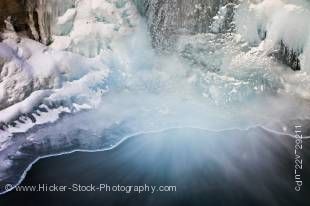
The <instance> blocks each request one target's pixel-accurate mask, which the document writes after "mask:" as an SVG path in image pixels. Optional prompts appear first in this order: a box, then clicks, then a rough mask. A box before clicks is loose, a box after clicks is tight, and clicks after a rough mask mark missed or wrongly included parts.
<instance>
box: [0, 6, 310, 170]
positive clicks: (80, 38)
mask: <svg viewBox="0 0 310 206" xmlns="http://www.w3.org/2000/svg"><path fill="white" fill-rule="evenodd" d="M224 15H225V8H222V9H220V11H219V13H218V16H216V17H215V18H214V23H213V24H212V31H213V33H207V34H197V35H187V34H185V35H180V38H179V43H178V47H177V48H176V49H177V50H176V53H175V54H171V55H170V56H168V57H164V56H160V55H157V54H156V52H155V51H154V50H153V49H152V47H151V44H150V41H151V39H150V37H149V36H148V32H147V29H146V28H145V26H144V21H143V20H142V19H141V17H139V14H138V13H137V11H136V8H135V6H134V5H133V4H132V3H131V2H130V1H114V0H113V1H105V0H94V1H91V3H89V1H83V0H82V1H78V2H76V4H75V7H74V8H70V9H68V10H67V12H65V13H64V14H63V16H60V17H59V18H58V19H57V21H56V22H57V23H56V25H55V28H54V30H55V35H54V37H53V38H54V42H53V43H52V44H51V45H50V46H49V47H46V46H43V45H41V44H39V43H37V42H34V41H32V40H29V39H25V38H19V37H17V36H16V34H15V33H14V32H13V31H7V32H6V33H5V36H7V38H6V39H5V40H4V41H3V43H2V44H1V45H0V54H1V57H4V60H5V61H4V66H3V68H2V71H1V78H2V79H4V80H3V81H2V82H0V90H1V92H0V100H1V101H5V100H7V99H11V100H12V102H14V101H17V100H23V99H24V97H25V96H27V95H29V97H28V98H26V99H24V100H23V101H22V102H20V103H17V104H14V105H12V106H11V107H8V108H6V109H4V110H1V111H0V118H1V120H2V121H3V122H10V120H13V119H14V118H16V117H18V116H19V115H21V114H24V113H31V112H34V113H33V114H32V117H34V118H35V119H36V120H37V122H33V121H32V120H31V119H32V118H31V117H28V118H27V117H21V118H20V119H19V121H15V123H14V124H8V127H7V128H6V129H5V131H2V130H1V131H0V132H1V135H0V138H1V141H0V142H1V150H2V151H4V150H5V149H6V148H8V147H9V146H10V145H12V144H14V141H12V142H11V140H12V139H13V138H12V137H13V136H14V135H15V133H20V132H26V131H28V130H29V129H30V128H32V127H33V126H35V125H38V124H46V123H49V122H56V121H57V120H58V118H59V115H60V114H62V113H72V112H73V113H74V112H79V111H81V110H85V109H86V110H89V111H92V110H94V111H95V112H93V113H91V112H90V113H89V114H86V115H85V116H83V114H81V116H79V117H78V118H76V119H74V117H72V118H67V119H66V121H64V122H63V124H64V126H63V127H60V126H57V127H55V128H52V129H50V130H51V131H55V129H56V130H57V128H58V130H59V131H58V132H56V134H54V135H51V136H49V137H48V135H47V136H46V135H45V136H44V135H43V137H46V138H51V137H55V136H56V135H57V134H59V136H61V135H60V134H62V135H64V136H66V135H69V134H70V132H72V131H73V130H78V129H81V128H83V129H86V130H87V131H89V133H90V134H93V133H101V132H102V131H104V130H105V129H107V128H109V127H111V125H114V124H119V123H122V122H127V121H132V123H129V125H128V126H127V127H129V128H130V129H131V130H132V131H135V132H139V131H142V130H144V131H145V130H155V129H160V128H165V127H167V125H169V126H170V127H177V126H179V127H186V126H199V127H203V128H208V129H211V130H212V129H219V128H221V129H223V128H231V127H239V128H247V127H251V126H253V125H262V126H267V127H269V128H271V129H275V130H277V131H284V132H285V131H286V129H287V128H286V127H287V125H286V122H285V121H286V120H290V119H293V120H295V119H308V118H309V114H310V112H309V107H308V106H309V104H308V99H309V97H310V95H309V91H310V82H309V81H310V79H309V76H308V72H309V67H308V65H309V64H307V62H308V61H309V59H310V43H309V39H307V38H306V36H307V35H308V34H309V31H308V30H309V28H308V26H307V24H306V22H307V19H308V17H309V7H308V4H307V3H306V2H303V1H298V2H297V1H296V2H294V1H280V0H273V1H262V2H260V3H251V2H250V1H243V2H242V3H241V5H239V6H238V7H237V8H236V15H235V24H236V33H228V34H220V33H218V34H217V33H214V32H216V31H217V30H218V28H219V24H221V23H223V21H222V20H223V18H224V17H223V16H224ZM248 16H251V17H253V19H252V18H250V20H249V18H245V17H248ZM290 17H293V18H290ZM288 18H289V19H290V21H289V24H288V25H289V27H287V21H283V19H288ZM247 20H249V21H247ZM297 22H298V24H296V23H297ZM296 25H298V26H299V27H298V28H304V30H303V31H301V32H296V31H295V28H296ZM290 27H292V28H290ZM81 28H83V30H82V29H81ZM281 28H282V30H281ZM283 28H285V30H283ZM56 31H57V32H56ZM258 31H266V33H267V36H266V38H265V39H263V40H262V39H261V38H259V36H258V35H259V33H258ZM277 31H278V32H277ZM279 40H283V41H285V43H286V44H287V45H288V46H289V47H290V48H292V49H296V50H302V51H303V53H301V56H300V59H301V62H302V70H301V71H300V72H293V71H291V70H290V69H288V68H286V67H285V66H283V65H281V64H279V63H278V62H277V61H276V60H275V59H274V58H272V57H270V56H268V53H270V51H271V50H273V49H275V48H276V47H277V42H278V41H279ZM296 40H298V41H296ZM42 68H46V69H45V70H43V69H42ZM14 79H15V81H12V80H14ZM16 82H17V83H18V84H16ZM25 92H27V93H30V94H25ZM12 95H13V96H12ZM14 95H16V97H15V96H14ZM14 98H15V99H14ZM142 100H143V101H142ZM46 105H48V106H51V107H50V108H48V107H47V106H46ZM35 106H38V108H37V109H38V110H34V109H35ZM253 108H254V109H253ZM40 109H41V110H42V111H40ZM297 110H298V111H297ZM95 113H97V114H95ZM189 114H190V115H189ZM45 117H46V118H45ZM83 118H85V119H86V120H89V122H88V123H87V122H86V120H83ZM70 121H72V122H73V123H72V122H71V123H70ZM98 121H99V122H98ZM25 123H26V124H25ZM79 124H81V125H79ZM82 124H85V125H82ZM64 127H68V128H67V129H64ZM62 129H64V130H63V131H62ZM42 130H44V129H42ZM46 131H49V130H48V129H47V130H46ZM37 132H38V133H40V131H37ZM33 136H36V135H33ZM37 136H39V135H37ZM86 138H87V137H86ZM24 141H25V142H29V141H34V142H35V141H40V140H39V139H33V138H32V136H31V135H29V137H26V138H25V140H24ZM15 149H16V148H15ZM15 149H14V150H12V151H5V152H8V153H7V156H6V155H4V156H3V155H2V156H3V157H4V159H3V160H5V156H6V157H8V156H10V155H13V156H14V154H15V153H16V155H17V154H18V149H17V150H15ZM8 165H9V164H8ZM1 169H2V170H3V171H5V169H6V168H5V167H4V166H1Z"/></svg>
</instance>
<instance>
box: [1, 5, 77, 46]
mask: <svg viewBox="0 0 310 206" xmlns="http://www.w3.org/2000/svg"><path fill="white" fill-rule="evenodd" d="M74 4H75V0H64V1H62V0H1V1H0V31H3V30H5V29H6V24H5V21H6V20H9V21H10V23H11V24H12V25H13V28H14V30H15V31H16V32H18V33H20V34H22V35H26V36H28V37H30V38H32V39H35V40H37V41H40V42H41V43H44V44H49V43H50V42H51V35H52V29H53V27H52V25H53V22H54V21H55V19H56V17H58V16H60V15H62V14H63V13H64V12H65V11H66V10H67V9H68V8H71V7H74Z"/></svg>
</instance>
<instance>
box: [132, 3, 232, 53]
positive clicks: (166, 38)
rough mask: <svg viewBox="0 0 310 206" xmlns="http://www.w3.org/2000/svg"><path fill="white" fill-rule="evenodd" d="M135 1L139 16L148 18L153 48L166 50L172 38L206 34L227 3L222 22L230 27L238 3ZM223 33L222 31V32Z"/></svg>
mask: <svg viewBox="0 0 310 206" xmlns="http://www.w3.org/2000/svg"><path fill="white" fill-rule="evenodd" d="M134 2H135V4H136V5H137V8H138V10H139V11H140V13H141V14H142V15H143V16H145V17H146V18H147V21H148V25H149V28H150V32H151V35H152V39H153V45H154V46H155V47H160V48H164V49H167V48H171V47H173V45H174V44H175V40H176V38H175V37H176V36H178V35H180V34H197V33H206V32H209V31H210V30H211V29H210V26H211V24H212V22H213V20H214V19H213V18H214V17H215V16H216V15H217V14H218V12H219V10H220V8H221V7H224V6H226V5H228V4H229V6H228V7H229V10H230V12H228V13H227V19H225V21H226V24H227V25H229V21H232V14H233V12H231V11H232V9H233V5H235V4H236V3H237V2H238V0H220V1H218V0H193V1H188V0H171V1H165V0H134ZM225 16H226V14H225ZM224 18H225V17H224ZM226 29H227V30H228V29H229V28H226ZM223 30H225V29H221V31H223Z"/></svg>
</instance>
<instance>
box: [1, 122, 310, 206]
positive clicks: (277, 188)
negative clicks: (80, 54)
mask: <svg viewBox="0 0 310 206" xmlns="http://www.w3.org/2000/svg"><path fill="white" fill-rule="evenodd" d="M85 138H87V137H85ZM294 145H295V143H294V139H292V138H291V137H288V136H280V135H275V134H272V133H269V132H267V131H265V130H263V129H259V128H258V129H251V130H248V131H239V130H231V131H223V132H209V131H203V130H198V129H176V130H170V131H167V132H163V133H157V134H149V135H140V136H137V137H133V138H131V139H129V140H127V141H125V142H124V143H123V144H121V145H120V146H119V147H117V148H115V149H113V150H110V151H103V152H95V153H82V152H76V153H73V154H68V155H62V156H58V157H50V158H46V159H42V160H40V161H39V162H37V163H36V164H35V165H34V166H33V167H32V169H31V170H30V172H29V173H28V174H27V176H26V178H25V180H24V181H23V182H22V186H38V185H43V184H47V185H54V184H55V185H57V186H61V185H63V186H67V187H71V186H72V185H73V184H80V185H84V186H85V185H91V184H93V185H95V186H96V187H97V186H99V184H107V185H109V186H113V185H124V186H132V185H140V186H142V185H145V184H146V185H148V186H157V187H158V186H161V185H163V186H166V185H168V186H175V188H176V191H174V192H155V193H154V194H152V193H151V192H142V193H140V194H139V193H137V192H133V191H131V192H130V193H128V194H126V193H125V192H105V191H96V192H73V191H70V190H67V191H66V192H16V191H12V192H9V193H7V194H5V195H2V196H0V205H9V206H13V205H31V206H36V205H40V206H41V205H45V206H48V205H53V206H61V205H66V206H67V205H75V206H78V205H92V206H93V205H105V206H106V205H134V206H136V205H156V206H158V205H211V206H213V205H216V206H217V205H225V206H227V205H236V206H242V205H247V206H248V205H251V206H255V205H262V206H269V205H270V206H272V205H281V206H286V205H287V206H295V205H296V206H297V205H298V206H309V205H310V169H309V168H310V153H309V147H310V143H309V141H304V142H303V148H304V149H303V153H302V154H303V156H302V158H303V166H304V167H303V170H302V172H301V177H302V180H303V186H302V190H301V192H296V191H295V190H294V187H295V182H294V166H295V163H294ZM172 190H173V189H172Z"/></svg>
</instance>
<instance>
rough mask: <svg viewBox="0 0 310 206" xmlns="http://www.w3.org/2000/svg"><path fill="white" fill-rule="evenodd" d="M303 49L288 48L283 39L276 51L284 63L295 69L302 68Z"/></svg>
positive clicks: (277, 56) (276, 55) (276, 54)
mask: <svg viewBox="0 0 310 206" xmlns="http://www.w3.org/2000/svg"><path fill="white" fill-rule="evenodd" d="M301 53H302V51H294V50H292V49H290V48H288V47H287V46H286V45H285V44H284V42H283V41H281V42H280V44H279V49H278V50H277V52H276V53H275V57H276V58H277V59H278V60H279V61H281V62H282V63H283V64H285V65H287V66H289V67H291V68H292V69H293V70H294V71H298V70H300V69H301V67H300V60H299V58H298V57H299V55H300V54H301Z"/></svg>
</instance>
